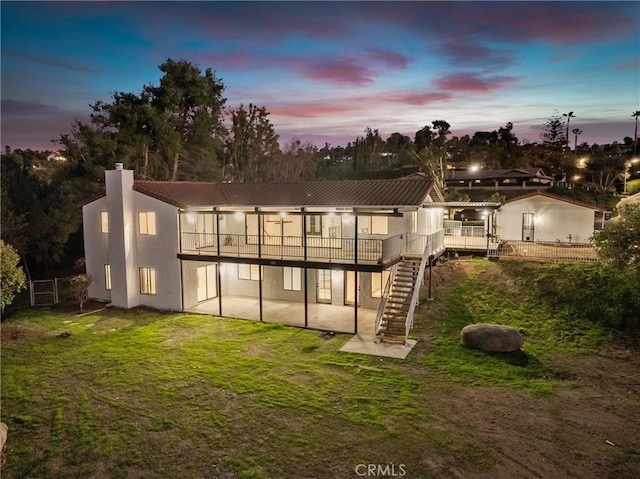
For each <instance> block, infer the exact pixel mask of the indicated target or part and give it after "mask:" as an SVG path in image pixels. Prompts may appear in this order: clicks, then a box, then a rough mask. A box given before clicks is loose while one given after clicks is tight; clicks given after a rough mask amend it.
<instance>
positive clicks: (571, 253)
mask: <svg viewBox="0 0 640 479" xmlns="http://www.w3.org/2000/svg"><path fill="white" fill-rule="evenodd" d="M489 256H497V257H498V258H500V259H520V260H527V261H545V262H592V261H596V260H597V259H598V255H597V253H596V249H595V247H594V245H593V244H591V243H568V242H562V241H555V242H543V241H535V242H534V241H501V242H500V244H499V245H498V247H497V248H496V250H495V254H490V255H489Z"/></svg>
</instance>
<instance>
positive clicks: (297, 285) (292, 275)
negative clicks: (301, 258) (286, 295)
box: [282, 266, 302, 291]
mask: <svg viewBox="0 0 640 479" xmlns="http://www.w3.org/2000/svg"><path fill="white" fill-rule="evenodd" d="M282 272H283V287H284V289H286V290H288V291H302V269H300V268H290V267H288V266H285V267H284V268H282Z"/></svg>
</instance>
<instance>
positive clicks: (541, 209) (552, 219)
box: [496, 195, 594, 243]
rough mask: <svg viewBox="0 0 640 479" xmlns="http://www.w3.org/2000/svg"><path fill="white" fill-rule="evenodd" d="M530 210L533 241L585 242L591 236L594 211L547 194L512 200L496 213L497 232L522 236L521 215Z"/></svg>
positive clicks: (510, 236)
mask: <svg viewBox="0 0 640 479" xmlns="http://www.w3.org/2000/svg"><path fill="white" fill-rule="evenodd" d="M523 213H533V214H534V215H535V217H534V238H533V239H534V240H535V241H557V240H559V241H569V235H571V241H572V242H574V243H586V242H588V241H589V239H590V238H591V236H592V235H593V230H594V210H592V209H590V208H587V207H583V206H579V205H575V204H572V203H568V202H566V201H561V200H558V199H555V198H549V197H546V196H542V195H538V196H530V197H527V198H523V199H521V200H515V201H511V202H509V203H506V204H504V205H502V207H500V209H499V210H498V211H497V212H496V222H497V234H498V236H499V238H500V239H503V240H521V239H522V215H523Z"/></svg>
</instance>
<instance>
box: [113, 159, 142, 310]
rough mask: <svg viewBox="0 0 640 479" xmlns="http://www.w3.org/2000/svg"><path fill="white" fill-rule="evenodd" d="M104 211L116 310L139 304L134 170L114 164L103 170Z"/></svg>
mask: <svg viewBox="0 0 640 479" xmlns="http://www.w3.org/2000/svg"><path fill="white" fill-rule="evenodd" d="M105 183H106V187H107V188H106V189H107V210H108V211H109V264H110V265H111V303H112V304H113V305H114V306H116V307H118V308H125V309H129V308H133V307H135V306H138V304H139V288H138V274H137V259H136V244H135V235H136V213H135V207H134V200H133V171H131V170H125V169H124V168H123V165H122V163H116V169H115V170H107V171H105Z"/></svg>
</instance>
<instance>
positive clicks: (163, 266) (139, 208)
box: [133, 192, 182, 311]
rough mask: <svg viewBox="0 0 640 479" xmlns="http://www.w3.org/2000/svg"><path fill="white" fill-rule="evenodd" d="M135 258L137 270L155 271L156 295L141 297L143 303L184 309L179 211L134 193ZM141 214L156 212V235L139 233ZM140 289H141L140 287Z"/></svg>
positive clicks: (176, 309) (170, 308)
mask: <svg viewBox="0 0 640 479" xmlns="http://www.w3.org/2000/svg"><path fill="white" fill-rule="evenodd" d="M134 210H135V211H134V218H135V222H136V225H135V231H134V232H133V234H134V235H135V237H136V241H135V245H136V258H137V266H138V268H141V267H146V268H153V269H154V270H155V273H156V294H154V295H148V294H140V304H141V305H144V306H150V307H153V308H158V309H167V310H174V311H180V310H182V292H181V282H180V260H179V259H178V256H177V255H178V247H179V242H178V209H177V208H176V207H175V206H172V205H169V204H167V203H164V202H162V201H159V200H156V199H155V198H151V197H149V196H146V195H143V194H141V193H138V192H134ZM139 212H154V213H155V218H156V234H155V235H148V234H147V235H144V234H140V225H139V224H138V222H139V215H138V213H139ZM138 287H139V286H138Z"/></svg>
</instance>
